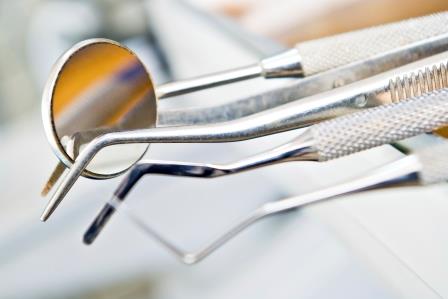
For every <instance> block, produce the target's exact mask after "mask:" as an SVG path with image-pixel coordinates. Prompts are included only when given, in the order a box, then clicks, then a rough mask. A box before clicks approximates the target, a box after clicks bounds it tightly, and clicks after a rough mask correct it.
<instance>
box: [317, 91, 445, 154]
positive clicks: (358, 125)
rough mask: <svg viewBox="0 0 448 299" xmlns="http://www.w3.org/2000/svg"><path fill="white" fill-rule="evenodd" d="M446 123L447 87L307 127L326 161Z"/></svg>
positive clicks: (427, 130)
mask: <svg viewBox="0 0 448 299" xmlns="http://www.w3.org/2000/svg"><path fill="white" fill-rule="evenodd" d="M447 124H448V89H442V90H438V91H434V92H432V93H428V94H426V95H422V96H419V97H415V98H412V99H409V100H404V101H402V102H398V103H394V104H390V105H383V106H379V107H375V108H371V109H366V110H363V111H361V112H356V113H352V114H349V115H346V116H342V117H339V118H335V119H333V120H329V121H326V122H323V123H320V124H317V125H314V126H313V127H311V128H310V130H311V133H312V134H313V136H314V138H315V140H316V149H317V150H318V153H319V160H321V161H326V160H331V159H336V158H339V157H342V156H346V155H349V154H352V153H356V152H359V151H362V150H366V149H369V148H373V147H376V146H380V145H383V144H388V143H391V142H395V141H398V140H402V139H405V138H409V137H412V136H416V135H418V134H422V133H425V132H430V131H433V130H435V129H437V128H440V127H442V126H444V125H447Z"/></svg>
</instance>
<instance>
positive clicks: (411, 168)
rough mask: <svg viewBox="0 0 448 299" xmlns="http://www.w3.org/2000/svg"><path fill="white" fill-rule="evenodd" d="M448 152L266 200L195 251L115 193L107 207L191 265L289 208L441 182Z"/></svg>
mask: <svg viewBox="0 0 448 299" xmlns="http://www.w3.org/2000/svg"><path fill="white" fill-rule="evenodd" d="M445 95H446V94H445ZM447 152H448V143H447V142H446V141H445V140H444V142H443V143H441V144H438V145H435V146H428V147H426V148H424V149H422V150H419V151H417V152H415V153H414V154H412V155H409V156H406V157H404V158H401V159H399V160H397V161H394V162H392V163H389V164H387V165H384V166H382V167H379V168H376V169H375V170H372V171H369V172H367V173H365V174H364V175H361V176H358V177H356V178H353V179H351V180H349V181H345V182H343V183H339V184H336V185H333V186H331V187H328V188H324V189H321V190H318V191H314V192H311V193H307V194H304V195H300V196H296V197H292V198H288V199H283V200H279V201H274V202H269V203H265V204H263V205H261V206H260V207H258V208H257V209H255V210H254V211H252V212H251V213H250V214H249V215H247V216H246V217H244V218H243V219H241V220H240V221H239V222H238V223H237V224H236V225H234V226H231V228H230V229H228V230H227V231H226V232H224V233H223V234H221V235H220V236H218V237H217V238H216V239H214V240H213V241H212V242H210V243H209V244H208V245H206V246H204V247H203V248H201V249H199V250H197V251H194V252H188V251H184V250H182V249H181V248H180V247H179V246H177V245H176V244H175V243H173V242H171V241H170V240H168V239H167V238H165V237H163V236H162V235H161V234H159V233H158V232H157V231H155V230H154V229H152V228H151V227H150V226H149V225H148V224H147V223H146V222H145V221H144V220H143V219H142V218H141V216H138V215H137V214H135V213H134V212H133V211H132V209H131V208H129V207H128V206H127V205H126V204H125V203H124V202H123V201H122V199H120V198H119V197H118V196H116V197H114V198H112V199H111V200H110V201H109V202H108V203H107V210H110V211H112V210H113V211H115V210H117V211H119V213H123V214H124V215H125V216H127V218H128V219H130V220H131V221H132V222H133V223H134V224H135V225H136V226H137V227H138V228H139V229H141V230H142V231H143V232H144V233H145V234H147V235H149V236H150V237H152V238H153V239H155V240H156V241H157V242H158V243H160V244H161V245H162V246H163V247H164V248H165V249H167V250H168V251H169V252H171V253H172V254H174V255H175V256H176V257H177V258H178V259H179V260H180V261H181V262H183V263H185V264H194V263H197V262H199V261H201V260H203V259H204V258H206V257H207V256H209V255H210V254H211V253H212V252H214V251H215V250H217V249H218V248H220V247H221V246H223V245H224V244H225V243H226V242H227V241H229V240H230V239H231V238H233V237H234V236H235V235H237V234H238V233H240V232H241V231H243V230H244V229H246V228H248V227H249V226H250V225H252V224H254V223H256V222H257V221H259V220H261V219H264V218H266V217H268V216H273V215H276V214H279V213H282V212H287V211H292V210H294V209H296V208H298V207H302V206H305V205H309V204H312V203H317V202H320V201H324V200H328V199H334V198H338V197H341V196H343V195H347V194H352V193H358V192H365V191H368V190H377V189H382V188H390V187H403V186H423V185H429V184H435V183H439V182H444V181H446V180H448V157H447V155H446V153H447ZM104 211H105V210H103V212H102V213H100V214H99V215H98V217H97V218H96V219H95V221H94V222H93V223H92V224H91V226H90V227H89V228H88V230H87V231H86V233H85V235H84V242H85V243H87V244H90V243H91V242H92V241H93V239H94V237H95V236H96V235H97V234H98V230H100V229H101V227H102V226H101V222H102V219H104V217H107V215H108V214H104Z"/></svg>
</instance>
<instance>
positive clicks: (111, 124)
mask: <svg viewBox="0 0 448 299" xmlns="http://www.w3.org/2000/svg"><path fill="white" fill-rule="evenodd" d="M80 116H81V117H80ZM42 118H43V123H44V128H45V133H46V135H47V139H48V140H49V142H50V144H51V146H52V149H53V151H54V153H55V154H56V155H57V156H58V158H59V159H60V161H61V162H62V163H64V164H65V165H66V166H70V165H71V164H72V163H73V160H75V159H76V157H77V155H78V153H79V152H80V151H81V150H82V148H83V147H84V145H85V144H87V143H89V142H90V141H92V140H93V139H94V138H96V137H97V136H99V135H101V134H104V133H107V132H114V131H127V130H135V129H142V128H150V127H154V126H155V124H156V121H157V101H156V97H155V94H154V93H153V87H152V80H151V77H150V75H149V74H148V72H147V71H146V69H145V66H144V65H143V64H142V63H141V62H140V60H139V59H138V58H137V57H136V55H135V54H134V53H133V52H132V51H131V50H129V49H128V48H126V47H124V46H122V45H120V44H118V43H115V42H113V41H110V40H106V39H92V40H87V41H84V42H81V43H78V44H76V45H75V46H74V47H72V48H71V49H70V50H69V51H67V52H66V53H65V54H64V55H63V56H62V57H61V58H60V59H59V60H58V61H57V63H56V65H55V66H54V67H53V70H52V72H51V74H50V77H49V79H48V81H47V85H46V86H45V90H44V93H43V98H42ZM146 149H147V146H146V145H137V146H121V147H120V149H118V148H116V149H115V150H111V151H110V152H108V153H106V152H105V153H104V154H102V155H101V157H98V159H96V160H95V161H93V163H92V165H90V166H89V169H86V171H85V172H84V174H85V175H86V176H88V177H95V178H97V177H101V176H103V177H104V178H106V177H110V176H114V175H118V174H120V173H123V172H124V171H126V170H127V169H128V168H129V167H130V166H131V165H132V164H134V163H135V162H137V161H138V160H139V159H140V158H141V157H142V155H143V154H144V153H145V152H146ZM117 150H118V151H117ZM59 168H60V167H58V169H59Z"/></svg>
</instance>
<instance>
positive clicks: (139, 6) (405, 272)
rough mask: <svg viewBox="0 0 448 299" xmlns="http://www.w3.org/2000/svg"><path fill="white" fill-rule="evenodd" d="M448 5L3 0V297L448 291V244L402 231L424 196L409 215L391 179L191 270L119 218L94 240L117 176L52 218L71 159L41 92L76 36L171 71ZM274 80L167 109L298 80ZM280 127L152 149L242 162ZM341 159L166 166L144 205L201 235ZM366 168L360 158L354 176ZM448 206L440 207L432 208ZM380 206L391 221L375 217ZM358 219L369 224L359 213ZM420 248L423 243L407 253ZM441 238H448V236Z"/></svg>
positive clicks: (191, 235)
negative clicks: (52, 141) (63, 162)
mask: <svg viewBox="0 0 448 299" xmlns="http://www.w3.org/2000/svg"><path fill="white" fill-rule="evenodd" d="M447 8H448V1H446V0H426V1H407V0H314V1H306V0H240V1H237V0H233V1H232V0H182V1H181V0H146V1H145V0H128V1H118V0H95V1H62V0H61V1H45V0H18V1H7V0H0V154H1V157H0V189H1V190H2V193H1V194H2V196H1V198H0V206H1V209H0V298H170V299H172V298H228V297H236V298H241V297H246V298H247V297H249V298H272V297H274V296H275V297H276V298H292V297H293V296H294V297H301V298H328V297H330V296H331V297H333V298H335V297H336V298H355V297H356V298H359V297H362V298H379V297H381V298H411V297H410V294H412V298H414V297H413V296H416V297H415V298H433V297H434V298H439V297H441V294H442V295H443V294H444V295H446V296H448V287H447V285H448V284H446V277H447V276H445V277H444V278H443V275H444V274H447V269H448V263H447V261H446V258H447V255H446V252H448V250H445V255H442V254H441V253H440V252H442V251H443V250H440V251H437V252H436V253H434V255H433V256H432V257H428V256H427V255H426V254H427V253H428V251H424V250H423V251H422V250H420V249H419V248H418V246H417V247H415V246H414V245H416V244H414V243H408V242H410V241H409V240H411V236H412V235H413V229H411V228H409V227H408V228H407V230H406V232H407V233H404V234H403V230H400V229H399V228H403V227H406V226H407V225H408V223H407V222H406V221H404V219H412V218H413V217H414V216H415V215H416V214H414V213H417V211H418V209H419V207H420V206H419V205H416V206H415V207H414V208H412V207H411V208H410V210H408V212H409V214H407V215H403V216H402V217H403V218H401V221H398V220H397V218H396V216H397V214H396V213H392V212H390V214H388V212H385V210H384V206H382V204H384V203H385V202H386V201H388V200H389V199H390V198H394V197H399V198H402V199H404V198H405V197H406V196H405V195H406V194H405V192H409V191H403V192H401V193H398V192H397V191H388V192H389V193H387V194H383V196H381V198H380V200H377V201H376V202H375V204H373V203H372V202H373V201H372V199H373V196H372V195H364V196H359V197H362V199H363V200H361V201H360V202H361V203H363V204H360V203H357V204H355V205H354V207H353V206H352V207H350V208H347V207H345V213H349V214H350V215H351V216H353V215H356V217H358V218H356V217H355V218H356V219H355V218H353V219H352V220H353V221H352V222H350V223H348V222H347V221H349V220H347V218H346V219H345V220H341V219H339V218H338V217H342V216H341V215H346V214H344V213H343V212H340V213H339V212H338V214H339V216H338V215H335V213H334V211H335V209H336V206H331V205H328V206H327V207H326V208H325V207H321V208H319V209H317V208H309V209H308V208H307V209H305V211H301V212H300V213H299V214H296V215H292V216H288V217H289V218H288V217H286V218H285V219H281V220H274V221H271V222H269V223H263V224H261V225H259V226H257V227H256V228H254V229H251V230H250V232H248V233H245V234H243V236H241V237H239V238H237V239H236V240H235V243H233V244H229V246H228V247H226V249H225V250H222V251H220V252H219V253H217V254H216V255H213V257H212V258H211V259H210V261H208V260H207V261H204V263H201V264H200V265H198V266H193V267H186V266H183V265H180V264H177V262H176V261H175V260H174V259H173V258H172V257H171V256H169V255H168V254H166V253H165V252H164V251H163V250H162V249H160V248H159V247H158V246H157V245H155V244H154V243H152V242H151V241H150V240H149V239H148V237H146V236H144V235H143V234H141V233H139V232H138V231H137V230H136V229H135V227H133V226H132V224H130V223H127V221H126V219H117V221H114V223H113V225H111V227H109V228H108V229H107V230H106V232H105V234H104V236H102V238H101V239H100V240H98V244H95V245H93V246H92V247H86V246H84V245H83V244H81V236H82V233H83V229H84V228H85V227H86V226H87V224H88V223H89V221H90V219H91V218H92V217H93V215H95V212H96V211H97V210H98V208H99V207H100V206H101V205H102V203H103V202H104V201H105V200H107V199H108V198H107V197H108V196H109V195H110V194H111V193H112V191H113V189H114V186H115V185H116V184H117V182H118V180H110V181H107V182H103V181H100V182H92V181H89V180H86V179H83V180H82V181H81V182H80V184H79V185H76V186H75V189H76V190H75V191H74V192H73V194H72V195H70V200H69V202H67V204H66V205H64V206H63V207H61V213H60V214H58V215H57V216H55V219H54V220H52V221H49V222H48V223H45V224H43V223H40V222H39V215H40V212H41V210H42V209H43V207H44V204H45V202H46V200H45V199H41V198H40V196H39V193H40V190H41V188H42V186H43V184H44V183H45V180H46V179H47V176H48V175H49V174H50V170H51V169H52V167H53V166H54V165H55V163H56V161H57V160H56V158H55V156H54V155H53V154H52V153H51V150H50V147H49V145H48V144H47V141H46V139H45V136H44V133H43V127H42V124H41V119H40V101H41V94H42V90H43V86H44V84H45V82H46V79H47V76H48V75H49V72H50V70H51V67H52V65H53V63H54V62H55V61H56V59H57V58H58V57H59V56H60V55H61V54H62V53H63V52H64V51H65V50H67V49H68V48H70V47H71V46H72V45H73V44H75V43H76V42H78V41H81V40H84V39H87V38H91V37H105V38H110V39H114V40H117V41H120V42H122V43H124V44H126V45H128V46H129V47H130V48H132V49H133V50H134V51H135V52H136V53H138V54H139V56H140V58H141V59H142V60H143V61H144V62H145V64H146V65H147V67H148V69H149V70H150V71H151V74H153V76H154V78H155V80H156V82H158V83H162V82H166V81H170V80H174V79H180V78H187V77H190V76H194V75H200V74H204V73H207V72H211V71H218V70H222V69H227V68H229V67H233V66H240V65H246V64H248V63H251V62H254V61H256V60H257V59H259V58H260V57H264V56H267V55H269V54H273V53H276V52H279V51H280V50H282V49H284V48H285V47H288V46H292V45H294V44H295V43H297V42H300V41H305V40H310V39H315V38H319V37H323V36H328V35H332V34H336V33H340V32H345V31H350V30H354V29H359V28H364V27H368V26H372V25H376V24H382V23H387V22H392V21H397V20H401V19H405V18H410V17H415V16H421V15H426V14H430V13H434V12H437V11H443V10H446V9H447ZM274 81H275V82H264V81H262V80H261V79H260V80H258V79H257V80H253V82H246V83H238V84H235V86H231V87H228V88H227V87H226V88H223V89H217V90H211V91H205V92H201V93H199V94H194V95H187V96H184V99H181V100H179V101H177V100H176V101H171V100H169V101H166V102H163V103H162V104H161V106H162V108H163V107H169V106H170V105H176V106H179V105H180V106H182V105H204V104H210V103H211V102H212V103H219V102H225V101H229V100H234V99H237V98H241V97H243V96H246V95H250V94H254V93H257V92H260V91H263V90H266V89H270V88H273V87H275V86H279V85H281V84H283V83H284V82H285V81H284V80H278V81H277V80H274ZM279 81H280V82H279ZM261 82H263V83H262V84H261ZM211 98H212V99H213V101H211V100H210V99H211ZM280 135H281V136H276V137H272V138H274V139H269V141H267V140H265V139H264V138H262V139H263V140H261V141H250V142H243V143H241V144H236V145H222V146H217V145H202V146H198V145H181V146H180V145H179V146H165V145H157V146H155V147H154V149H152V151H151V158H161V159H162V158H163V159H172V160H182V159H189V160H198V161H202V162H204V159H208V160H206V161H210V162H215V161H219V160H220V159H221V160H222V161H228V160H231V159H233V158H237V157H242V156H244V154H247V153H249V152H254V146H256V149H257V151H259V150H260V149H263V148H267V147H270V146H272V143H271V142H272V140H275V142H278V141H279V140H282V139H285V138H286V139H287V138H289V137H290V135H288V134H280ZM275 138H277V139H275ZM248 149H252V151H249V150H248ZM386 152H387V154H386V155H385V154H384V149H383V150H381V151H377V152H375V151H373V152H370V153H369V154H368V155H369V156H368V157H369V161H370V162H366V164H367V165H366V167H367V166H371V167H373V166H375V165H376V164H380V163H382V162H384V161H385V160H388V159H389V160H390V159H393V158H395V157H396V156H397V155H398V154H397V153H396V152H394V151H392V150H391V149H389V151H387V150H386ZM224 153H225V154H226V156H225V157H223V155H222V154H224ZM364 155H365V154H364ZM365 157H366V156H362V155H361V156H359V155H358V156H357V157H355V158H354V159H359V160H360V161H361V160H362V161H364V160H363V158H365ZM352 162H353V161H352ZM338 163H339V164H338ZM343 163H344V162H335V163H333V164H331V165H330V166H328V167H326V168H325V167H323V168H321V169H320V172H319V174H317V172H316V171H315V170H312V169H311V167H308V166H305V167H303V168H301V169H300V170H297V169H293V167H292V166H282V168H277V169H275V170H273V171H271V170H261V171H258V172H256V174H254V175H246V174H244V175H242V176H240V177H239V178H229V179H224V180H219V182H210V183H209V182H207V184H204V183H201V182H196V181H190V180H187V181H185V180H181V182H179V181H177V180H174V179H167V178H163V179H161V178H153V179H152V180H151V184H152V185H151V186H145V187H141V188H138V189H136V192H135V195H134V197H135V198H136V200H135V205H136V206H137V207H139V205H141V206H140V207H141V209H142V210H144V211H145V212H147V213H148V214H147V215H148V218H150V219H153V220H154V223H157V225H160V227H161V228H163V229H166V232H167V233H168V234H170V235H171V236H173V238H180V239H181V240H182V241H184V242H187V244H188V245H189V246H191V247H195V246H196V247H198V246H200V244H203V243H204V242H205V241H206V240H208V239H210V237H211V236H213V234H216V233H219V232H220V231H222V230H223V229H224V228H225V227H227V226H229V225H230V224H231V223H232V220H235V219H237V218H238V217H240V216H242V215H244V214H245V213H247V211H250V210H251V209H252V208H254V207H255V206H257V205H258V204H259V203H260V202H264V201H268V200H273V199H278V198H282V197H284V196H287V195H292V194H297V192H305V191H307V190H311V189H312V188H316V187H319V184H322V182H321V181H320V180H319V177H321V176H326V175H327V176H329V177H332V176H333V177H334V176H337V175H336V173H335V171H334V170H333V169H334V167H335V165H339V166H341V167H342V166H343V165H344V164H343ZM352 164H353V163H352ZM352 164H351V165H352ZM332 167H333V168H332ZM357 171H360V169H355V168H353V169H352V172H350V171H347V175H349V174H351V175H353V173H356V172H357ZM287 173H288V174H291V173H293V174H294V175H297V177H299V176H300V177H303V178H304V179H303V182H305V183H304V184H303V185H302V186H297V185H298V184H296V183H294V181H291V179H289V180H288V179H286V178H281V179H280V178H279V174H281V175H285V174H287ZM330 182H331V180H327V181H326V183H330ZM147 183H148V185H149V183H150V181H149V180H147ZM155 186H157V187H155ZM254 189H256V190H254ZM190 192H194V194H192V195H191V198H188V200H189V201H188V203H187V202H185V201H186V200H187V199H186V198H184V197H185V194H188V196H190ZM394 192H395V193H394ZM415 192H420V193H419V194H420V195H421V196H424V197H430V196H431V194H439V195H440V194H442V195H444V196H446V195H448V191H447V189H446V188H444V187H436V188H433V189H428V190H423V191H422V190H420V191H415ZM97 194H102V195H101V196H98V198H96V197H97ZM210 194H213V196H209V195H210ZM397 194H399V195H397ZM148 197H151V203H148ZM180 197H182V198H184V199H185V200H179V198H180ZM210 197H212V199H213V201H211V200H210ZM242 198H244V199H245V200H244V202H243V203H242V201H241V199H242ZM137 199H140V202H139V201H138V200H137ZM145 199H146V200H145ZM391 205H392V206H393V205H395V206H396V208H397V210H399V209H400V206H401V205H400V202H395V203H393V204H390V203H389V204H388V208H387V209H388V210H389V209H392V208H391ZM411 206H412V204H411ZM443 207H444V208H446V205H445V206H443ZM339 208H340V206H339V207H338V209H339ZM62 210H64V212H63V211H62ZM210 211H212V212H210ZM338 211H339V210H338ZM437 211H439V212H437ZM441 211H445V210H443V209H441V208H440V205H436V204H435V205H434V209H433V212H434V213H436V214H437V213H441ZM378 213H380V214H381V215H382V223H380V224H378V223H377V222H375V221H376V220H375V219H376V218H377V217H374V216H375V215H376V216H378ZM330 214H331V216H329V215H330ZM229 215H230V216H229ZM297 215H299V216H300V217H297ZM428 215H432V216H431V217H436V216H437V217H442V216H441V214H437V215H436V216H434V215H433V214H428ZM334 217H336V218H334ZM406 217H408V218H406ZM428 217H429V216H428ZM192 218H194V219H195V221H192V220H191V219H192ZM342 218H344V217H342ZM349 218H350V217H349ZM174 219H175V220H174ZM359 219H362V220H366V219H367V220H366V221H367V223H368V224H366V223H364V224H362V225H361V224H360V222H359ZM437 219H438V218H437ZM229 221H230V222H229ZM344 221H345V222H344ZM335 223H337V224H338V225H335ZM354 223H355V224H354ZM370 225H371V226H370ZM394 225H397V226H394ZM391 226H393V227H394V228H395V229H392V228H391ZM347 227H349V229H348V228H347ZM366 227H367V228H366ZM431 227H432V226H431ZM375 229H376V232H378V233H379V234H380V235H381V236H386V237H385V239H384V240H386V241H387V242H389V241H390V242H392V243H393V244H392V243H390V244H392V245H393V246H392V245H391V246H392V248H395V249H396V250H398V251H399V252H401V253H402V254H403V255H404V256H405V257H407V258H409V259H408V261H410V262H409V263H403V261H402V260H400V259H397V258H396V254H395V253H394V252H392V253H391V252H390V250H389V249H390V248H389V247H387V248H389V249H384V248H383V249H381V248H382V247H381V246H382V245H381V244H383V243H384V242H386V241H384V240H383V241H381V242H380V241H378V239H377V238H376V237H372V236H374V234H373V235H372V231H373V230H375ZM428 229H430V227H429V228H428ZM347 231H348V232H349V234H348V235H347ZM385 232H386V233H385ZM422 235H425V233H423V234H422ZM354 236H356V238H355V239H356V241H353V237H354ZM407 237H409V238H407ZM400 238H401V239H400ZM422 238H423V237H422ZM395 241H396V242H397V243H394V242H395ZM420 241H421V242H418V243H420V245H421V244H426V243H425V242H429V243H431V242H433V241H434V240H433V239H428V240H426V239H424V238H423V239H421V240H420ZM387 242H386V243H387ZM413 242H415V240H414V241H413ZM360 243H362V244H360ZM390 244H389V245H390ZM375 246H378V248H376V247H375ZM412 246H414V249H413V250H414V251H412V253H409V252H408V251H406V250H408V248H410V247H412ZM428 246H429V245H428ZM443 246H445V247H443V248H445V249H448V248H446V246H447V243H446V242H445V243H443ZM397 248H398V249H397ZM366 249H368V250H366ZM402 250H404V251H402ZM366 252H368V254H366ZM372 252H373V253H374V254H373V253H372ZM406 252H407V253H406ZM438 252H439V253H440V254H441V255H439V253H438ZM304 257H306V258H305V259H304ZM440 260H442V261H443V262H440ZM410 265H412V266H410ZM437 265H438V266H437ZM416 275H417V276H416ZM398 276H399V277H400V278H399V279H397V277H398ZM420 276H423V277H424V278H427V279H422V277H420Z"/></svg>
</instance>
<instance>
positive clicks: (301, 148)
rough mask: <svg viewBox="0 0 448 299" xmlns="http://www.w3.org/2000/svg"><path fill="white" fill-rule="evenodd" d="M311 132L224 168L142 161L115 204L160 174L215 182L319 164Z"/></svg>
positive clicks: (109, 209) (100, 220)
mask: <svg viewBox="0 0 448 299" xmlns="http://www.w3.org/2000/svg"><path fill="white" fill-rule="evenodd" d="M309 133H310V132H308V133H307V132H305V133H304V134H302V135H300V136H299V137H298V138H296V139H294V140H293V141H291V142H288V143H286V144H284V145H282V146H279V147H276V148H274V149H271V150H269V151H267V152H264V153H261V154H258V155H254V156H251V157H249V158H246V159H243V160H240V161H237V162H234V163H230V164H225V165H213V164H201V163H184V162H171V161H142V162H140V163H138V164H136V165H135V166H134V167H133V168H132V169H131V171H130V172H129V173H128V174H127V175H126V177H125V178H124V179H123V180H122V182H121V183H120V185H119V187H118V188H117V190H116V191H115V193H114V197H115V198H116V199H117V200H120V201H124V200H125V198H126V196H127V194H128V193H129V192H130V191H131V189H132V188H133V187H134V185H135V184H137V182H138V181H139V180H140V178H142V177H143V176H144V175H147V174H159V175H160V174H161V175H169V176H182V177H194V178H217V177H221V176H226V175H231V174H237V173H240V172H244V171H249V170H254V169H257V168H260V167H266V166H269V165H274V164H278V163H284V162H290V161H318V159H319V156H318V153H317V152H316V149H315V148H314V140H313V138H312V135H311V134H309ZM114 212H115V208H114V207H113V206H111V205H108V204H106V205H105V206H104V208H103V209H102V210H101V212H100V214H99V215H98V216H97V217H96V219H95V220H94V222H93V224H92V225H91V227H90V228H89V230H88V232H86V234H85V235H84V242H85V243H86V244H91V243H92V242H93V241H94V240H95V238H96V237H97V236H98V234H99V233H100V232H101V230H102V229H103V227H104V226H105V225H106V223H107V222H108V221H109V219H110V218H111V217H112V215H113V214H114Z"/></svg>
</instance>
